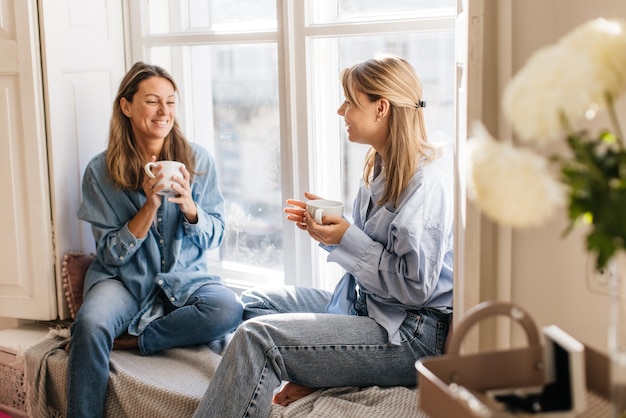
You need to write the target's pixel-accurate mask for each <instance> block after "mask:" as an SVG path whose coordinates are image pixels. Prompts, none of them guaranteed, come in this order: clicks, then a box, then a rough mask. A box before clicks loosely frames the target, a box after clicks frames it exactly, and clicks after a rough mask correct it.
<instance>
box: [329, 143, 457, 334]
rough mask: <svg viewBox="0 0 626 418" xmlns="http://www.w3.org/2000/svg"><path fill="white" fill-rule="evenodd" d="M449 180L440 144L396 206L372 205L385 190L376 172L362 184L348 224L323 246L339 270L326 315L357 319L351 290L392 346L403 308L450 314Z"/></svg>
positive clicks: (448, 154)
mask: <svg viewBox="0 0 626 418" xmlns="http://www.w3.org/2000/svg"><path fill="white" fill-rule="evenodd" d="M377 164H378V165H380V161H378V162H377ZM379 168H380V167H378V169H379ZM376 171H377V170H376V169H375V172H376ZM376 174H378V173H376ZM452 179H453V165H452V152H451V149H450V147H446V148H444V154H443V155H442V156H441V157H439V158H437V159H435V160H434V161H432V162H430V163H428V164H425V165H421V166H420V167H419V168H418V170H417V172H416V173H415V175H414V176H413V178H412V179H411V182H410V184H409V185H408V186H407V188H406V189H405V191H404V193H403V195H402V197H401V199H400V201H399V203H398V205H397V206H395V207H394V206H393V205H392V204H385V205H383V206H379V205H377V204H376V201H378V199H380V197H381V195H382V193H383V190H384V187H385V182H384V178H383V175H382V174H381V175H377V176H376V177H375V178H374V179H373V182H372V184H371V185H370V187H369V188H368V187H365V185H361V187H360V189H359V192H358V195H357V197H356V200H355V202H354V210H353V216H354V224H352V225H351V226H350V227H349V228H348V230H347V231H346V233H345V234H344V236H343V238H342V239H341V242H340V243H339V244H338V245H335V246H327V247H326V249H327V250H329V251H330V254H329V256H328V261H332V262H336V263H338V264H339V265H341V266H342V267H343V268H344V269H345V270H346V274H345V275H344V277H343V278H342V279H341V280H340V282H339V283H338V284H337V287H336V289H335V292H334V294H333V297H332V299H331V302H330V304H329V306H328V308H327V310H328V312H331V313H344V314H356V312H354V307H353V303H354V301H355V299H356V297H357V287H358V289H359V291H360V292H364V293H365V295H366V300H367V311H368V315H369V316H370V317H371V318H373V319H375V320H376V322H378V323H379V324H380V325H381V326H383V327H384V328H385V329H386V330H387V333H388V335H389V341H390V342H391V343H394V344H399V342H400V335H399V333H398V329H399V328H400V325H401V324H402V322H403V321H404V318H405V317H406V312H407V311H410V310H416V309H420V308H424V307H429V308H435V309H438V310H440V311H443V312H450V311H451V308H452V287H453V286H452V284H453V282H452V279H453V274H452V273H453V239H452V238H453V232H454V231H453V221H454V204H453V199H454V195H453V180H452Z"/></svg>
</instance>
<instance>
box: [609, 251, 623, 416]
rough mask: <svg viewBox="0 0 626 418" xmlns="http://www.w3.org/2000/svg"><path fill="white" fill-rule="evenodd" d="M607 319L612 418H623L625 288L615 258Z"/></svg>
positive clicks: (610, 274)
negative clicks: (608, 316)
mask: <svg viewBox="0 0 626 418" xmlns="http://www.w3.org/2000/svg"><path fill="white" fill-rule="evenodd" d="M607 269H608V276H609V297H610V300H611V302H610V318H609V330H608V352H609V359H610V388H611V405H612V414H613V417H616V418H617V417H619V418H626V286H625V285H624V281H623V280H621V276H622V275H623V274H624V272H623V271H621V270H622V269H621V265H620V263H619V262H618V257H617V256H614V257H612V258H611V259H610V260H609V263H608V266H607Z"/></svg>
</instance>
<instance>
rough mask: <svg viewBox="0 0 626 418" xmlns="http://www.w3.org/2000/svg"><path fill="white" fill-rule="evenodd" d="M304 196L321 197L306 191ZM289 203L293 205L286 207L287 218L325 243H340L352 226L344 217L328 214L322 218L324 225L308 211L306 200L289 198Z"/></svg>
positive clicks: (312, 236)
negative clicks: (316, 220)
mask: <svg viewBox="0 0 626 418" xmlns="http://www.w3.org/2000/svg"><path fill="white" fill-rule="evenodd" d="M304 196H305V197H306V198H307V199H308V200H314V199H321V197H319V196H316V195H314V194H312V193H308V192H306V193H304ZM287 204H288V205H291V207H286V208H285V209H284V212H285V213H286V214H287V219H288V220H290V221H293V222H294V223H295V224H296V226H297V227H298V228H299V229H301V230H303V231H307V232H308V233H309V235H310V236H311V238H313V239H314V240H315V241H318V242H320V243H322V244H324V245H335V244H339V243H340V242H341V238H343V235H344V234H345V233H346V231H347V230H348V228H349V227H350V223H349V222H348V221H346V220H345V219H344V218H343V217H341V216H327V215H325V216H324V217H323V218H322V223H323V225H320V224H318V223H317V222H315V220H314V219H313V217H312V216H311V215H310V214H309V213H308V212H307V211H306V202H302V201H300V200H296V199H289V200H287Z"/></svg>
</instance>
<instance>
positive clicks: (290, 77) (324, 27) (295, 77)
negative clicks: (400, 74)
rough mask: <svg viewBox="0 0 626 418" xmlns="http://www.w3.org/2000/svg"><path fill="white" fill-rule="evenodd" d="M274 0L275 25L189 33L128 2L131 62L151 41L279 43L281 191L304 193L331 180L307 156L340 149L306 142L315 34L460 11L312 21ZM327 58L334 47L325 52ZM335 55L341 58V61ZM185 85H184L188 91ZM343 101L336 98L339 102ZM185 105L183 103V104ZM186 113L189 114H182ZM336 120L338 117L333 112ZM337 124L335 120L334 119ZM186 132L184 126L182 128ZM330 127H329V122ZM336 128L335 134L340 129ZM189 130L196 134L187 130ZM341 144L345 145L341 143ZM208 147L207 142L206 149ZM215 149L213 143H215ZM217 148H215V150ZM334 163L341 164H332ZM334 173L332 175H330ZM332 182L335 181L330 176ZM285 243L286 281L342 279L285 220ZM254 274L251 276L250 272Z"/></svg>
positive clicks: (412, 24)
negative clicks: (160, 24) (150, 19)
mask: <svg viewBox="0 0 626 418" xmlns="http://www.w3.org/2000/svg"><path fill="white" fill-rule="evenodd" d="M276 5H277V21H278V29H277V31H258V32H245V33H215V32H192V33H187V32H185V33H174V34H159V35H148V34H147V21H146V18H145V16H146V10H147V0H141V1H132V2H128V3H126V4H125V6H126V8H127V10H126V11H127V14H126V16H128V18H127V21H126V32H127V33H128V36H127V46H128V48H127V50H128V51H129V53H128V54H127V58H128V62H127V65H131V64H132V63H133V62H135V61H139V60H142V61H146V62H150V56H149V50H150V48H151V47H154V46H162V45H168V46H176V45H194V44H196V45H197V44H225V43H247V44H250V43H266V42H273V43H276V44H277V48H278V57H279V74H278V77H279V95H280V97H281V101H280V105H279V106H280V121H281V122H280V124H281V126H280V132H281V170H282V172H281V177H282V186H281V189H282V190H281V191H282V195H283V196H289V197H291V196H293V197H302V196H303V193H304V192H305V191H318V190H319V189H320V187H316V185H317V183H325V184H326V185H327V184H329V182H327V181H324V179H323V178H319V177H314V176H312V175H311V172H312V170H311V169H312V167H313V166H314V161H311V158H310V157H309V156H310V155H316V153H318V152H323V153H324V155H337V156H339V155H340V153H339V152H334V151H336V150H324V151H321V150H314V149H311V145H310V143H309V142H308V141H303V140H302V138H309V137H311V135H312V129H313V127H311V126H310V124H309V120H310V119H311V115H310V111H311V103H312V92H311V91H310V90H309V86H310V85H311V82H310V81H311V78H312V77H313V74H316V72H315V70H314V68H315V66H318V67H321V66H324V65H326V64H325V63H323V62H319V61H318V62H315V63H314V64H313V67H311V66H308V65H307V63H308V62H310V55H311V53H310V46H309V45H310V42H309V40H310V39H312V38H323V37H341V36H357V35H372V34H376V33H380V34H383V33H384V34H403V33H411V32H417V31H422V30H428V31H432V30H451V29H452V30H454V27H455V17H456V16H455V15H454V13H450V10H442V11H439V14H438V15H434V16H433V15H430V16H426V15H421V16H415V17H407V18H406V19H403V20H393V21H390V22H368V21H359V22H345V23H334V24H316V25H312V24H309V23H308V22H307V21H306V10H305V8H306V5H307V2H306V1H305V0H276ZM328 52H329V55H328V57H329V58H328V59H329V61H330V60H331V58H332V54H333V52H332V51H328ZM335 53H336V52H335ZM334 62H337V61H336V60H335V61H334ZM328 83H329V85H335V84H337V87H336V88H340V86H339V85H338V80H336V79H335V80H328ZM185 88H186V87H185V86H181V90H182V91H183V93H184V91H185ZM337 105H338V104H337ZM182 107H183V108H184V103H183V106H182ZM334 110H335V109H328V118H329V119H328V120H329V121H331V119H330V118H332V117H335V113H334ZM180 118H181V120H182V119H184V118H185V115H184V113H183V114H182V115H180ZM336 119H337V120H336V121H335V122H332V123H331V122H329V124H328V126H331V127H332V126H333V123H340V121H339V120H338V119H339V118H337V117H336ZM335 126H336V125H335ZM185 129H186V131H187V128H185ZM326 129H330V128H326ZM336 132H337V131H333V133H332V135H336ZM187 134H188V135H190V137H191V133H190V132H187ZM336 146H337V147H339V146H340V145H339V144H337V145H336ZM209 149H210V148H209ZM210 150H211V149H210ZM211 151H213V150H211ZM328 166H329V170H328V171H325V173H324V175H325V176H326V177H327V178H339V176H340V173H339V169H340V162H339V161H330V162H329V164H328ZM335 170H336V171H335ZM333 176H334V177H333ZM331 184H332V183H331ZM324 192H325V193H327V196H331V195H333V196H339V195H340V194H339V191H337V190H334V189H332V188H331V189H328V187H326V188H325V189H324ZM283 249H284V278H283V279H284V283H285V284H289V285H296V286H319V287H326V288H328V286H329V283H330V281H329V279H327V277H331V276H332V277H333V280H335V281H336V279H338V277H337V273H338V270H339V268H338V266H335V265H333V264H332V263H326V254H325V253H323V254H322V251H320V250H319V248H318V245H317V243H316V242H314V241H313V240H311V238H310V237H309V236H308V235H307V234H304V233H302V232H301V231H300V230H298V229H297V228H295V227H294V226H293V225H292V223H291V222H289V221H287V220H284V221H283ZM216 264H218V265H215V266H214V267H215V270H214V272H215V273H216V274H219V275H220V276H222V277H223V278H224V279H225V280H226V281H227V282H228V283H229V284H230V285H233V286H236V287H242V288H243V287H247V286H248V285H249V284H252V283H254V284H255V285H259V284H270V283H272V282H275V281H276V279H277V278H276V272H275V271H273V270H272V271H267V272H264V271H262V270H261V269H258V268H254V269H253V271H252V269H244V270H242V269H238V270H235V269H232V268H230V267H231V266H228V265H227V264H226V263H216ZM251 275H253V276H255V279H254V281H251V280H250V276H251Z"/></svg>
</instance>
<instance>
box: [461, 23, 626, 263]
mask: <svg viewBox="0 0 626 418" xmlns="http://www.w3.org/2000/svg"><path fill="white" fill-rule="evenodd" d="M625 89H626V22H625V21H621V20H606V19H595V20H592V21H589V22H587V23H585V24H583V25H581V26H579V27H577V28H576V29H574V30H573V31H572V32H570V33H569V34H567V35H565V36H564V37H563V38H561V39H560V40H559V41H558V42H557V43H555V44H553V45H549V46H546V47H543V48H542V49H540V50H538V51H536V52H535V53H534V54H533V55H532V56H531V57H530V59H529V60H528V62H527V63H526V65H525V66H524V67H523V68H522V69H521V70H520V71H519V72H518V73H517V74H516V75H515V76H514V78H513V79H512V80H511V82H510V83H509V84H508V85H507V87H506V89H505V91H504V95H503V98H502V106H503V111H504V115H505V117H506V118H507V119H508V120H509V121H510V122H511V124H512V127H513V130H514V132H515V133H516V141H517V145H514V144H512V143H508V142H496V141H495V140H494V139H493V138H492V137H491V136H490V135H489V133H488V132H487V130H486V129H485V128H484V127H482V126H480V125H479V126H477V127H476V128H474V132H473V137H472V138H470V140H469V142H468V149H469V152H468V157H469V160H468V167H469V176H468V196H469V197H470V198H471V199H473V200H474V201H475V202H476V203H477V205H478V206H479V207H480V208H481V209H482V211H483V212H484V213H485V214H486V215H487V216H488V217H490V218H492V219H493V220H494V221H496V222H498V223H501V224H504V225H508V226H511V227H515V228H528V227H533V226H537V225H540V224H542V223H543V222H545V221H546V220H547V219H548V218H550V217H551V216H552V215H553V214H554V212H555V211H556V210H557V209H558V208H561V207H562V206H563V204H565V203H566V202H567V203H568V208H569V212H568V216H569V221H570V223H569V228H568V229H567V231H566V232H568V231H570V230H571V229H572V228H573V227H575V226H577V225H580V224H586V225H589V226H590V232H589V234H588V235H587V249H588V250H589V251H590V252H592V253H594V254H595V255H596V268H597V269H598V270H602V269H604V268H605V267H606V266H607V263H608V261H609V260H610V259H611V258H612V257H613V256H614V255H615V254H616V253H617V252H618V251H620V250H623V249H624V248H625V247H624V246H625V243H626V149H625V148H624V137H623V134H622V131H621V128H620V125H619V119H618V117H617V115H616V114H615V106H614V101H615V100H616V99H617V98H618V97H619V96H620V94H621V93H622V92H623V91H624V90H625ZM602 110H606V111H607V112H608V115H609V117H610V122H611V125H612V126H611V127H610V129H606V130H602V131H600V132H596V133H593V132H589V131H587V130H582V129H581V128H580V126H581V122H583V121H584V120H586V119H592V118H594V117H595V116H596V115H597V114H598V113H599V112H600V111H602ZM559 141H561V143H564V144H565V145H566V146H565V147H563V146H561V149H560V152H559V151H554V152H550V153H548V152H547V150H548V149H549V148H555V147H558V146H559V144H558V142H559ZM563 149H565V150H566V151H563Z"/></svg>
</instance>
